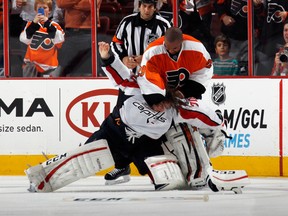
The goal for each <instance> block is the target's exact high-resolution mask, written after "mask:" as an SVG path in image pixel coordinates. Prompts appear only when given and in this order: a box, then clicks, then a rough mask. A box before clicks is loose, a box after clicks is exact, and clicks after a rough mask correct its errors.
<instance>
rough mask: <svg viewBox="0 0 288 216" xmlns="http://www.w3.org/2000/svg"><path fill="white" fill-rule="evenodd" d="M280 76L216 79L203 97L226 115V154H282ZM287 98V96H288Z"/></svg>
mask: <svg viewBox="0 0 288 216" xmlns="http://www.w3.org/2000/svg"><path fill="white" fill-rule="evenodd" d="M279 82H280V80H279V79H261V80H259V79H213V80H212V82H211V83H210V85H209V86H208V88H207V91H206V93H205V94H204V97H203V99H204V100H207V101H209V103H210V105H211V107H213V108H214V109H216V110H220V111H221V113H222V114H223V116H224V118H225V119H227V123H228V124H227V131H228V133H229V134H230V136H231V137H232V139H231V140H229V139H226V142H225V150H224V154H223V155H236V156H277V155H279ZM286 98H287V97H286Z"/></svg>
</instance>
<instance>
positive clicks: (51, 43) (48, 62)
mask: <svg viewBox="0 0 288 216" xmlns="http://www.w3.org/2000/svg"><path fill="white" fill-rule="evenodd" d="M34 9H35V11H36V15H35V17H34V20H33V21H29V22H28V23H27V25H26V27H25V29H24V31H23V32H22V33H21V34H20V41H21V42H23V43H25V44H27V45H28V47H27V52H26V55H25V57H24V63H25V64H24V66H23V76H24V77H31V76H32V77H33V76H37V77H43V76H53V77H57V76H59V67H58V49H59V48H61V46H62V43H63V41H64V32H63V30H62V28H61V27H60V25H59V24H58V23H55V22H53V21H52V22H51V21H50V20H49V19H48V16H49V15H50V14H51V11H52V1H51V0H35V3H34Z"/></svg>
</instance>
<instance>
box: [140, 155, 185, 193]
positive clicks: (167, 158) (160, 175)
mask: <svg viewBox="0 0 288 216" xmlns="http://www.w3.org/2000/svg"><path fill="white" fill-rule="evenodd" d="M145 163H146V164H147V166H148V168H149V170H150V172H151V175H152V176H153V179H154V184H155V189H156V190H176V189H181V188H184V187H185V186H186V182H185V179H184V177H183V175H182V172H181V170H180V167H179V166H178V164H177V159H176V158H175V156H173V155H159V156H153V157H149V158H147V159H145Z"/></svg>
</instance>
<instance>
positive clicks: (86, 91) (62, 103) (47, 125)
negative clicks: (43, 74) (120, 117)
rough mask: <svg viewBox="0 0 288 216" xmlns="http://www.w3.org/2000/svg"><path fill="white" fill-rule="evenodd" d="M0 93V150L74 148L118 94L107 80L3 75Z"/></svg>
mask: <svg viewBox="0 0 288 216" xmlns="http://www.w3.org/2000/svg"><path fill="white" fill-rule="evenodd" d="M0 92H1V96H0V138H1V143H0V155H9V154H18V155H19V154H20V155H21V154H41V152H44V153H45V154H58V153H61V152H63V151H67V150H70V149H73V148H74V147H76V146H78V145H79V144H80V143H84V142H85V141H86V140H87V138H88V137H89V136H90V135H91V134H92V133H93V132H94V131H96V130H98V129H99V126H100V124H101V123H102V121H103V120H104V118H105V117H106V116H107V115H109V113H110V112H111V111H112V109H113V107H114V105H115V104H116V100H117V94H118V90H117V89H115V88H114V87H113V86H112V84H111V82H110V81H109V80H106V79H105V80H10V81H6V80H5V81H1V85H0Z"/></svg>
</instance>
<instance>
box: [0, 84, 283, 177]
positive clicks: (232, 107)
mask: <svg viewBox="0 0 288 216" xmlns="http://www.w3.org/2000/svg"><path fill="white" fill-rule="evenodd" d="M0 92H1V94H0V140H1V142H0V163H1V166H0V175H23V174H24V172H23V170H24V169H25V168H26V166H27V164H31V165H34V164H38V163H39V162H42V161H44V160H45V159H44V157H43V156H42V155H41V154H42V152H44V153H45V154H47V155H48V156H52V155H56V154H60V153H63V152H66V151H69V150H70V149H73V148H75V147H76V146H78V145H79V144H80V143H83V142H85V141H86V139H87V137H88V136H89V135H90V134H91V133H93V132H94V131H96V130H97V129H98V128H99V126H100V124H101V122H102V121H103V120H104V118H105V117H106V116H107V115H108V114H109V113H110V112H111V110H112V109H113V106H114V105H115V103H116V100H117V89H115V88H114V87H113V86H112V84H111V83H110V81H109V80H106V79H102V80H99V79H98V80H95V79H73V80H66V79H65V80H64V79H57V80H52V79H47V80H46V79H44V80H0ZM287 92H288V80H286V79H283V80H282V79H263V78H261V79H260V78H259V79H213V80H212V82H211V83H210V85H209V86H208V88H207V92H206V93H205V96H204V98H203V99H204V100H206V101H207V102H208V103H209V104H210V106H211V107H213V108H214V109H218V110H220V111H221V112H222V114H223V115H224V116H225V118H226V119H228V132H229V134H230V135H231V136H232V138H233V139H232V140H227V141H226V143H225V151H224V154H223V156H221V157H219V158H216V159H213V160H212V162H213V166H214V167H215V168H216V169H245V170H246V171H247V172H248V174H249V175H250V176H288V168H287V167H285V166H284V164H287V155H288V150H287V143H288V135H287V128H288V118H287V116H288V95H287V94H288V93H287ZM285 144H286V145H285ZM132 170H133V174H135V175H138V173H137V171H136V170H135V167H133V169H132ZM100 174H102V173H100Z"/></svg>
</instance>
